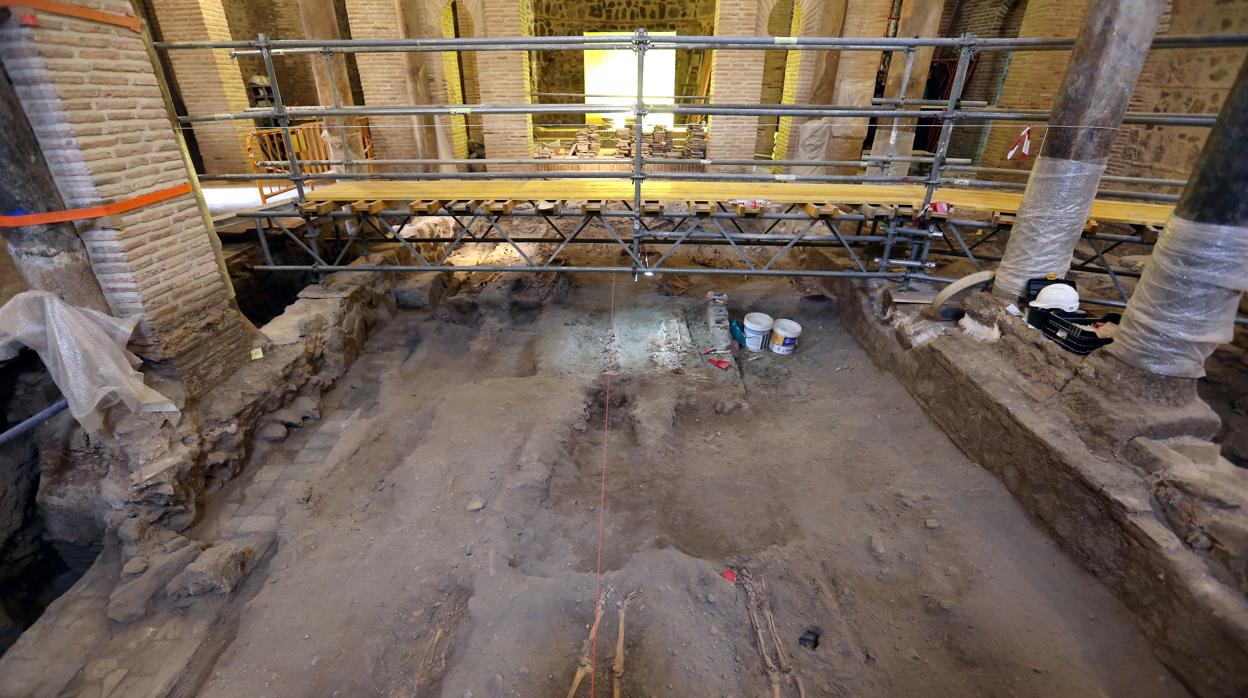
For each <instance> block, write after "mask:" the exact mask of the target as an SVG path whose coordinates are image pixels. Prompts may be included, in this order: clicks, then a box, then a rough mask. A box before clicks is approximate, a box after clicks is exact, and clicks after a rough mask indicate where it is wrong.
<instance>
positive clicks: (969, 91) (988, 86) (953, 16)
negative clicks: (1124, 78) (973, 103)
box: [938, 0, 1077, 157]
mask: <svg viewBox="0 0 1248 698" xmlns="http://www.w3.org/2000/svg"><path fill="white" fill-rule="evenodd" d="M1026 9H1027V0H963V1H962V2H946V3H945V13H944V17H942V19H941V25H940V26H941V32H940V35H941V36H961V35H962V34H965V33H966V32H972V33H974V34H975V35H976V36H979V37H993V38H1014V37H1017V36H1018V33H1019V30H1020V29H1021V28H1022V23H1023V15H1024V14H1025V13H1026ZM1075 29H1077V27H1076V28H1075ZM1070 31H1074V29H1072V30H1070ZM957 57H958V54H957V51H948V50H946V51H942V52H941V53H940V54H938V58H941V59H949V60H951V61H952V60H957ZM1007 65H1009V54H1008V53H1006V52H1004V51H985V52H983V53H981V54H979V55H978V56H976V58H975V64H974V72H972V73H971V77H970V78H969V79H968V80H967V81H966V87H965V88H964V89H963V92H962V94H963V95H964V97H963V98H964V99H967V100H981V101H985V102H988V103H989V104H996V103H997V99H998V96H999V94H1000V91H1001V84H1002V81H1003V80H1004V79H1005V69H1006V66H1007ZM987 134H988V128H987V127H986V126H976V125H974V124H967V125H965V126H963V125H959V126H958V127H957V128H955V129H954V130H953V136H952V138H950V140H949V154H950V156H952V157H978V156H979V151H980V148H981V147H982V146H983V143H984V138H985V137H986V136H987Z"/></svg>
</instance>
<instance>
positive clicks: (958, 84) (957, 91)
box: [923, 32, 975, 209]
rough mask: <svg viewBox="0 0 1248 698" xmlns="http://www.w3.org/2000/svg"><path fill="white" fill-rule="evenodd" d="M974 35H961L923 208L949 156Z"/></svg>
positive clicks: (973, 52) (930, 201) (972, 53)
mask: <svg viewBox="0 0 1248 698" xmlns="http://www.w3.org/2000/svg"><path fill="white" fill-rule="evenodd" d="M974 44H975V35H974V34H972V33H970V32H967V33H965V34H963V35H962V48H961V49H960V50H959V52H958V67H957V70H956V71H955V72H954V74H953V86H952V88H951V89H950V91H949V102H948V103H947V104H946V105H945V115H943V116H942V117H941V124H940V140H939V141H938V142H937V144H936V157H935V159H934V160H933V161H932V171H931V174H930V175H928V178H927V191H926V192H925V193H924V194H923V209H926V208H927V205H928V204H930V203H932V197H933V196H934V195H935V194H936V189H937V187H939V186H940V177H941V171H942V170H943V169H944V167H945V160H946V159H947V158H948V157H949V140H950V139H951V138H953V124H954V122H955V121H956V120H957V115H956V114H955V113H954V110H955V109H956V108H957V106H958V102H959V100H961V99H962V90H963V89H965V87H966V73H967V69H968V68H969V67H970V65H971V57H972V56H973V55H974V54H975V48H974Z"/></svg>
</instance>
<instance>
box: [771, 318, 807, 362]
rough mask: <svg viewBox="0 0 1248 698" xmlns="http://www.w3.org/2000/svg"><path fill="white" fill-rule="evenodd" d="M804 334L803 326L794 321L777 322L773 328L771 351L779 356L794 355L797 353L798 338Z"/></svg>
mask: <svg viewBox="0 0 1248 698" xmlns="http://www.w3.org/2000/svg"><path fill="white" fill-rule="evenodd" d="M801 334H802V326H801V325H799V324H797V323H796V322H793V321H792V320H783V319H782V320H776V324H775V325H774V326H772V328H771V350H772V351H773V352H775V353H777V354H792V353H793V352H795V351H797V338H798V337H799V336H801Z"/></svg>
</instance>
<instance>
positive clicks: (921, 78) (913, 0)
mask: <svg viewBox="0 0 1248 698" xmlns="http://www.w3.org/2000/svg"><path fill="white" fill-rule="evenodd" d="M944 9H945V0H907V2H904V3H902V5H901V18H900V19H899V20H898V22H897V36H898V37H903V38H919V37H922V38H931V37H934V36H938V35H939V34H940V15H941V12H942V11H944ZM934 50H935V49H934V48H933V47H931V46H924V47H922V48H919V49H915V52H914V60H913V61H912V62H911V67H910V75H909V77H908V79H906V78H907V76H906V74H905V73H906V62H907V57H906V52H905V51H894V52H893V58H892V60H891V61H890V62H889V64H888V81H887V83H885V86H884V96H885V97H887V98H890V99H897V98H899V97H900V96H901V87H902V82H903V80H904V81H905V82H906V95H905V97H906V99H922V98H923V89H924V87H925V86H926V85H927V74H928V71H929V70H930V69H931V67H932V53H933V52H934ZM902 108H904V107H902ZM916 123H917V121H916V120H914V119H891V120H890V119H879V120H878V125H877V126H876V128H875V139H874V140H873V141H872V142H871V154H872V155H877V156H891V157H897V156H903V157H904V156H908V155H910V154H911V153H912V152H914V127H915V124H916ZM894 124H895V130H894ZM909 171H910V163H908V162H893V163H888V164H880V165H873V166H870V167H868V168H867V174H869V175H891V176H894V177H901V176H903V175H905V174H907V173H908V172H909Z"/></svg>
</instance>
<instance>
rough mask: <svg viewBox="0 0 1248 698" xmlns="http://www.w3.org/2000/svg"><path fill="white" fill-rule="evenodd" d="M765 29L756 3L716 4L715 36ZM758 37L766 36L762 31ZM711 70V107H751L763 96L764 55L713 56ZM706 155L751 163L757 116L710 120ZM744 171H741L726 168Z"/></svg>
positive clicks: (751, 0)
mask: <svg viewBox="0 0 1248 698" xmlns="http://www.w3.org/2000/svg"><path fill="white" fill-rule="evenodd" d="M760 21H761V24H762V27H766V26H767V18H766V17H763V18H761V20H760V18H759V3H758V0H719V5H718V7H717V8H716V11H715V36H753V35H754V34H755V33H756V31H757V29H758V28H759V23H760ZM762 33H766V31H765V30H764V31H763V32H762ZM714 61H715V63H714V65H713V66H712V67H711V89H710V93H711V94H710V96H711V99H710V101H711V103H712V104H714V103H716V102H724V103H731V102H737V103H747V104H748V103H754V102H757V101H758V100H759V97H760V95H762V93H763V63H764V62H765V61H766V52H765V51H732V50H726V49H720V50H716V51H715V52H714ZM709 119H710V121H709V128H708V132H707V139H708V142H707V153H708V155H709V157H711V158H713V159H721V160H725V159H727V160H736V159H753V157H754V146H755V142H756V139H757V136H758V117H757V116H711V117H709ZM726 169H744V168H726Z"/></svg>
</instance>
